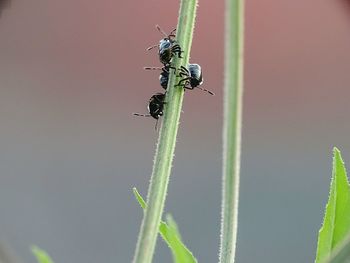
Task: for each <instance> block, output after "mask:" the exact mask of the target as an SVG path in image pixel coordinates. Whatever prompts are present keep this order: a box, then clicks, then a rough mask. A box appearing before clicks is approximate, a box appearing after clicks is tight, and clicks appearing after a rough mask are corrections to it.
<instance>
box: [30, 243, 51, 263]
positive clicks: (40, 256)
mask: <svg viewBox="0 0 350 263" xmlns="http://www.w3.org/2000/svg"><path fill="white" fill-rule="evenodd" d="M31 250H32V253H33V254H34V256H35V257H36V260H37V261H38V263H54V262H53V260H52V259H51V257H50V256H49V255H48V254H47V253H46V252H45V251H44V250H42V249H40V248H38V247H37V246H32V249H31Z"/></svg>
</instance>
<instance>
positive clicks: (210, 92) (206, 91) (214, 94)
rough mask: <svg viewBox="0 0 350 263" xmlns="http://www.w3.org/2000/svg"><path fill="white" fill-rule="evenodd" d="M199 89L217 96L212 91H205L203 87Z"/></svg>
mask: <svg viewBox="0 0 350 263" xmlns="http://www.w3.org/2000/svg"><path fill="white" fill-rule="evenodd" d="M197 88H198V89H200V90H203V91H205V92H208V93H209V94H210V95H215V93H214V92H212V91H210V90H207V89H204V88H201V87H197Z"/></svg>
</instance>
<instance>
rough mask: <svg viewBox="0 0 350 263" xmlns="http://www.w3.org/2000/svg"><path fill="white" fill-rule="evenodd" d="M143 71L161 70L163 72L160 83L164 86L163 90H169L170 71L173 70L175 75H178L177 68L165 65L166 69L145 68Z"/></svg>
mask: <svg viewBox="0 0 350 263" xmlns="http://www.w3.org/2000/svg"><path fill="white" fill-rule="evenodd" d="M143 69H146V70H161V71H162V72H161V73H160V75H159V83H160V86H162V88H163V89H165V90H166V89H167V87H168V82H169V70H170V69H173V70H174V73H176V68H174V67H172V66H170V65H165V66H164V67H162V68H161V67H144V68H143Z"/></svg>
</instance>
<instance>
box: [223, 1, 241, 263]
mask: <svg viewBox="0 0 350 263" xmlns="http://www.w3.org/2000/svg"><path fill="white" fill-rule="evenodd" d="M225 37H226V39H225V83H224V126H223V194H222V207H221V209H222V210H221V217H222V219H221V220H222V221H221V240H220V255H219V262H220V263H234V261H235V252H236V240H237V220H238V199H239V175H240V155H241V130H242V97H243V44H244V0H226V17H225Z"/></svg>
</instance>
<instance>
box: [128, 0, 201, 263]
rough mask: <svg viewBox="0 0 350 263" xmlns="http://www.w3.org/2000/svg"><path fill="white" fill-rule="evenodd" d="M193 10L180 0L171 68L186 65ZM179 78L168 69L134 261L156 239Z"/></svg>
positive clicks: (190, 0) (148, 256)
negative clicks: (177, 52)
mask: <svg viewBox="0 0 350 263" xmlns="http://www.w3.org/2000/svg"><path fill="white" fill-rule="evenodd" d="M196 9H197V0H181V3H180V11H179V18H178V25H177V30H176V40H177V41H178V43H179V45H180V46H181V48H182V50H183V51H184V53H182V56H183V58H181V59H179V58H177V57H175V58H174V59H173V61H172V65H173V66H174V67H175V68H180V66H187V64H188V62H189V54H190V50H191V45H192V35H193V29H194V22H195V16H196ZM178 81H179V79H178V77H176V75H175V74H174V73H173V71H172V70H171V71H170V74H169V83H168V88H167V90H168V92H167V95H166V98H165V101H166V104H165V109H164V111H165V112H164V119H163V124H162V127H161V129H160V133H159V138H158V144H157V149H156V154H155V158H154V165H153V171H152V176H151V182H150V185H149V189H148V195H147V204H148V207H147V209H146V211H145V214H144V218H143V221H142V224H141V229H140V234H139V238H138V242H137V246H136V251H135V256H134V260H133V262H134V263H151V262H152V257H153V254H154V249H155V245H156V240H157V234H158V228H159V223H160V220H161V216H162V213H163V208H164V203H165V197H166V193H167V188H168V182H169V176H170V172H171V166H172V162H173V157H174V150H175V142H176V135H177V131H178V126H179V119H180V113H181V108H182V101H183V94H184V90H183V88H180V87H175V85H176V83H178Z"/></svg>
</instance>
